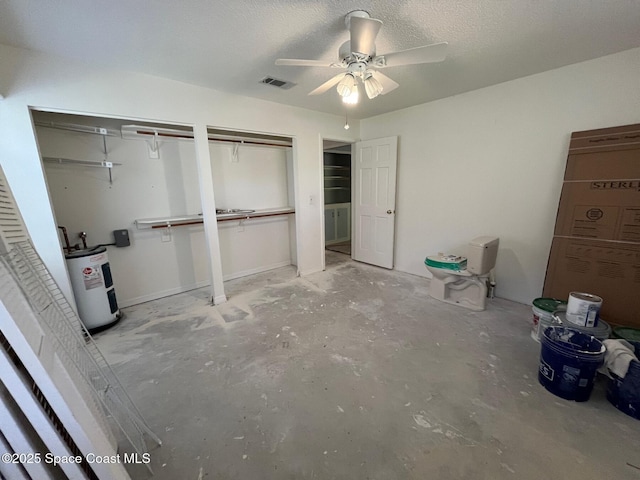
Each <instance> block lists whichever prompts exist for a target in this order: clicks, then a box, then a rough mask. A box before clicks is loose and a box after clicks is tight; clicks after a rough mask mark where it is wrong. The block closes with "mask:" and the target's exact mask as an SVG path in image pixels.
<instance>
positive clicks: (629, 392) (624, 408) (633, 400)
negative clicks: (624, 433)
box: [607, 347, 640, 420]
mask: <svg viewBox="0 0 640 480" xmlns="http://www.w3.org/2000/svg"><path fill="white" fill-rule="evenodd" d="M636 352H638V347H636ZM612 375H613V378H612V379H610V380H609V384H608V385H607V399H608V400H609V401H610V402H611V403H612V404H613V406H614V407H616V408H617V409H618V410H620V411H621V412H624V413H626V414H627V415H630V416H632V417H633V418H636V419H638V420H640V362H637V361H635V360H632V361H631V363H630V364H629V370H628V371H627V374H626V375H625V377H624V378H620V377H618V376H617V375H614V374H612Z"/></svg>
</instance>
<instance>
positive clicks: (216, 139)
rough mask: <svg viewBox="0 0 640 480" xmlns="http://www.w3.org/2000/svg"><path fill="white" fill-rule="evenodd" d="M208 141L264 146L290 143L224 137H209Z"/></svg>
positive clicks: (284, 146) (288, 146)
mask: <svg viewBox="0 0 640 480" xmlns="http://www.w3.org/2000/svg"><path fill="white" fill-rule="evenodd" d="M209 141H210V142H218V143H235V144H238V145H261V146H265V147H278V148H291V147H292V145H287V144H281V143H267V142H254V141H251V140H231V139H229V140H227V139H224V138H211V137H209Z"/></svg>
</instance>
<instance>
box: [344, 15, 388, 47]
mask: <svg viewBox="0 0 640 480" xmlns="http://www.w3.org/2000/svg"><path fill="white" fill-rule="evenodd" d="M349 22H350V24H349V31H350V33H351V51H352V52H358V53H362V54H364V55H373V54H374V53H375V51H376V37H377V36H378V32H379V31H380V27H382V21H381V20H377V19H375V18H362V17H351V19H350V20H349Z"/></svg>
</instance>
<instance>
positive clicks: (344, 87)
mask: <svg viewBox="0 0 640 480" xmlns="http://www.w3.org/2000/svg"><path fill="white" fill-rule="evenodd" d="M357 89H358V84H357V83H356V77H354V76H353V75H352V74H351V73H346V74H345V76H344V77H343V78H342V80H340V82H338V87H337V90H338V94H339V95H340V96H341V97H342V98H346V97H348V96H349V95H351V93H352V92H353V90H356V91H357Z"/></svg>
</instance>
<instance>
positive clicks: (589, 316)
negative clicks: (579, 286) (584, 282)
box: [567, 292, 602, 327]
mask: <svg viewBox="0 0 640 480" xmlns="http://www.w3.org/2000/svg"><path fill="white" fill-rule="evenodd" d="M601 306H602V299H601V298H600V297H598V296H597V295H592V294H590V293H580V292H571V293H570V294H569V302H568V303H567V320H568V321H569V322H570V323H573V324H574V325H578V326H580V327H595V326H596V325H598V317H599V316H600V307H601Z"/></svg>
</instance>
